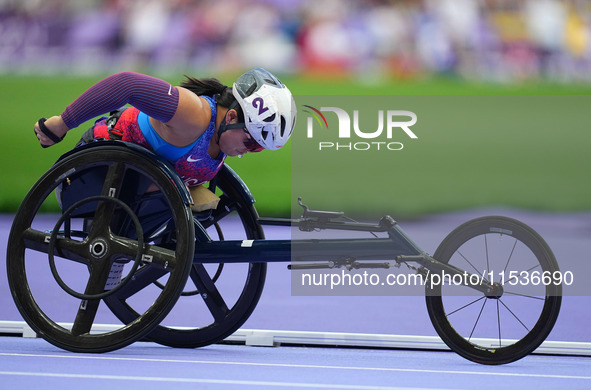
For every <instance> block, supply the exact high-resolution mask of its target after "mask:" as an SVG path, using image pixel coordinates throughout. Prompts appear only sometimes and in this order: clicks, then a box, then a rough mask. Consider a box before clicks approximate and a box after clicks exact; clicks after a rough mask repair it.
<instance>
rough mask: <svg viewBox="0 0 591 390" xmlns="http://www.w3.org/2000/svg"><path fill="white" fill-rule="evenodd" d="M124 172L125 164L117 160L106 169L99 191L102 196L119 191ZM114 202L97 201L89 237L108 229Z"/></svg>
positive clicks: (112, 195) (112, 194)
mask: <svg viewBox="0 0 591 390" xmlns="http://www.w3.org/2000/svg"><path fill="white" fill-rule="evenodd" d="M124 174H125V164H124V163H122V162H117V163H114V164H112V165H111V166H110V167H109V170H108V171H107V176H106V178H105V183H104V184H103V189H102V192H101V195H102V196H109V197H117V195H118V194H119V192H120V191H121V185H122V183H123V177H124ZM115 207H116V204H115V203H113V202H104V201H99V203H98V206H97V208H96V212H95V217H94V219H93V221H92V226H91V228H90V232H89V234H88V235H89V237H97V236H99V235H103V234H104V233H105V232H107V231H108V230H109V226H110V224H111V219H112V217H113V213H114V211H115Z"/></svg>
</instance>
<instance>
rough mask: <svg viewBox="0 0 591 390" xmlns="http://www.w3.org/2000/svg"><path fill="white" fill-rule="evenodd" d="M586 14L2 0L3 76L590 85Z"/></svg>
mask: <svg viewBox="0 0 591 390" xmlns="http://www.w3.org/2000/svg"><path fill="white" fill-rule="evenodd" d="M590 18H591V2H589V1H588V0H520V1H511V0H354V1H339V0H316V1H313V0H0V36H1V37H2V39H1V40H0V73H48V74H52V73H66V72H67V73H82V72H83V73H110V72H114V71H118V70H123V69H132V70H134V69H135V70H140V71H147V72H152V73H178V72H186V73H195V72H201V73H209V72H210V71H212V70H215V71H216V73H219V72H223V71H230V72H237V71H240V70H242V69H244V68H250V67H254V66H263V67H266V68H269V69H270V70H271V71H275V72H278V73H295V72H305V73H316V74H321V75H323V76H330V77H341V76H343V75H351V74H352V75H355V76H357V77H360V78H363V79H364V80H369V81H374V80H375V81H379V80H381V79H383V78H384V77H395V78H413V77H422V76H423V75H430V74H442V75H453V76H459V77H463V78H468V79H477V80H485V81H501V82H511V81H516V80H517V81H518V80H532V79H540V78H541V79H549V80H553V81H563V82H572V81H591V70H590V67H589V64H590V61H591V50H590V42H591V40H590V37H589V35H590V32H591V31H590V25H589V21H590V20H591V19H590ZM39 58H43V61H39Z"/></svg>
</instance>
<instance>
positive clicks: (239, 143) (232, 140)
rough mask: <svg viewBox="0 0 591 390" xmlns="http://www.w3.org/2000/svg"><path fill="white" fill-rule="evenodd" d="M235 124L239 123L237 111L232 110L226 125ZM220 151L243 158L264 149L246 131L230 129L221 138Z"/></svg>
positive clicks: (227, 117)
mask: <svg viewBox="0 0 591 390" xmlns="http://www.w3.org/2000/svg"><path fill="white" fill-rule="evenodd" d="M235 123H238V117H237V115H236V111H235V110H230V111H228V113H227V114H226V124H228V125H231V124H235ZM220 150H221V151H222V152H223V153H225V154H226V155H228V156H241V155H243V154H245V153H248V152H260V151H261V150H263V148H262V147H261V146H260V145H259V144H257V143H256V141H255V140H254V139H253V138H252V136H251V135H250V133H248V131H247V130H246V129H230V130H226V131H224V132H223V133H222V135H221V136H220Z"/></svg>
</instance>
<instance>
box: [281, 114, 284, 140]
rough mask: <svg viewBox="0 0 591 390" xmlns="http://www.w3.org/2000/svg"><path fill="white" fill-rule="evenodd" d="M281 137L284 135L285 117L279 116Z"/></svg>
mask: <svg viewBox="0 0 591 390" xmlns="http://www.w3.org/2000/svg"><path fill="white" fill-rule="evenodd" d="M280 134H281V137H283V135H284V134H285V116H283V115H281V132H280Z"/></svg>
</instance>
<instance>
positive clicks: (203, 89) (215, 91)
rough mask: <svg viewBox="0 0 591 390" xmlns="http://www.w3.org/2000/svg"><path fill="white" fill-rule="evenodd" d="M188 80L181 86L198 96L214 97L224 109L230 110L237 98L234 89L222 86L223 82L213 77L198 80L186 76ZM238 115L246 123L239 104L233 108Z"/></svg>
mask: <svg viewBox="0 0 591 390" xmlns="http://www.w3.org/2000/svg"><path fill="white" fill-rule="evenodd" d="M185 77H186V80H184V81H182V82H181V84H180V86H181V87H183V88H187V89H188V90H189V91H191V92H193V93H194V94H195V95H197V96H212V97H213V98H214V99H215V101H216V103H217V104H219V105H220V106H222V107H226V108H230V107H231V106H232V103H235V102H236V98H235V97H234V95H233V94H232V88H231V87H228V86H227V85H224V84H222V82H221V81H220V80H218V79H216V78H213V77H206V78H202V79H198V78H195V77H190V76H187V75H185ZM232 108H233V109H234V110H236V112H237V113H238V120H239V121H242V122H244V114H243V113H242V108H241V107H240V105H239V104H235V106H234V107H232Z"/></svg>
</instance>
